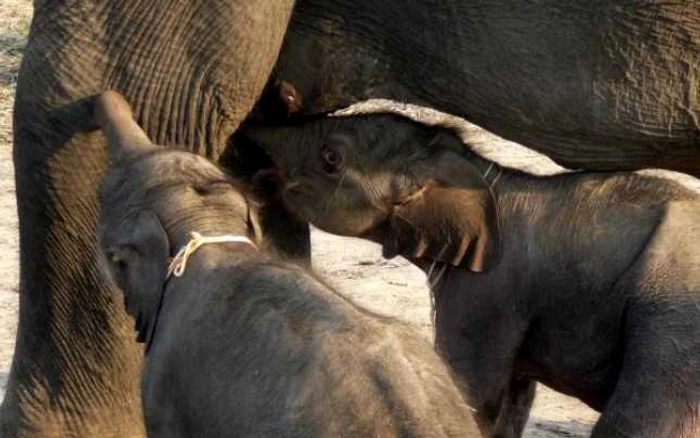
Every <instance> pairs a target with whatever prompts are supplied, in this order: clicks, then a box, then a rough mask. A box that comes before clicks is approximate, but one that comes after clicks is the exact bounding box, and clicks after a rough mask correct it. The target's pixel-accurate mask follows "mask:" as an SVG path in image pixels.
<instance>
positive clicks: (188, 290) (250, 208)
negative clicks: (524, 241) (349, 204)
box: [96, 92, 481, 438]
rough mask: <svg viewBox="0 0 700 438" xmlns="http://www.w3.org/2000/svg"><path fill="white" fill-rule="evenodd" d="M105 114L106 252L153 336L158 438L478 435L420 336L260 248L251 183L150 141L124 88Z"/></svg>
mask: <svg viewBox="0 0 700 438" xmlns="http://www.w3.org/2000/svg"><path fill="white" fill-rule="evenodd" d="M96 113H97V120H98V123H99V125H100V126H101V127H102V129H103V130H104V132H105V134H106V136H107V138H108V141H109V150H110V154H111V155H112V156H113V158H114V160H115V161H116V163H115V165H114V167H113V169H112V170H111V171H110V172H109V173H108V175H107V176H106V179H105V182H104V184H103V187H102V189H101V194H100V203H101V213H100V223H99V244H100V248H101V251H102V254H103V257H104V262H105V263H106V265H107V270H108V271H109V273H110V275H111V277H112V278H113V280H114V281H115V283H116V284H117V285H118V286H119V287H120V288H121V289H122V291H123V292H124V296H125V302H126V308H127V310H128V312H129V313H130V314H131V315H132V316H134V318H135V319H136V328H137V330H138V340H140V341H141V342H145V343H146V352H147V354H146V362H145V369H144V376H143V381H142V400H143V406H144V409H145V417H146V425H147V431H148V436H149V437H168V438H172V437H186V436H188V437H229V436H238V437H316V436H318V437H341V436H347V437H398V436H405V437H409V436H410V437H414V436H420V437H441V436H460V437H464V436H466V437H478V436H481V435H480V434H479V432H478V428H477V427H476V424H475V423H474V421H473V418H472V411H471V409H470V408H469V407H468V405H467V404H466V402H465V401H464V399H463V396H462V393H461V391H460V390H459V389H458V388H457V386H456V385H455V383H454V381H453V380H452V378H451V376H450V373H449V370H448V368H447V366H446V365H445V364H444V363H443V362H442V361H441V359H440V358H439V357H438V355H437V354H436V353H435V352H434V350H433V349H432V347H431V346H430V345H429V344H428V343H427V342H425V341H424V340H422V339H421V338H420V336H419V335H418V334H417V333H416V332H415V331H414V330H413V329H412V328H411V327H409V326H407V325H405V324H403V323H400V322H398V321H394V320H391V319H388V318H384V317H380V316H377V315H373V314H371V313H369V312H367V311H365V310H363V309H360V308H358V307H356V306H355V305H353V304H352V303H350V302H348V301H347V300H346V299H344V298H343V297H342V296H341V295H339V294H338V293H337V292H335V291H334V290H333V289H331V288H330V287H328V286H327V285H325V284H323V283H322V282H321V281H319V280H318V279H316V278H315V277H314V276H312V275H310V274H309V273H307V272H306V271H305V270H303V269H302V268H300V267H298V266H296V265H292V264H287V263H283V262H280V261H276V260H273V259H272V258H271V257H269V256H266V255H265V254H263V253H261V252H260V251H259V250H258V249H257V248H256V246H255V244H254V243H252V242H251V240H249V239H252V238H253V237H252V236H253V235H254V232H253V230H254V228H255V223H254V222H255V217H256V215H255V209H256V208H257V207H256V205H255V204H254V203H252V202H249V201H248V200H247V199H246V197H245V196H244V194H243V193H244V191H243V190H242V188H241V187H239V186H237V185H236V183H235V182H234V181H232V180H231V179H230V178H229V177H227V176H226V175H225V174H224V173H223V172H222V171H221V170H219V169H218V168H217V167H215V166H214V165H213V164H211V163H210V162H208V161H207V160H205V159H204V158H202V157H199V156H196V155H194V154H190V153H185V152H178V151H173V150H168V149H165V148H161V147H158V146H155V145H152V144H151V143H150V141H149V139H148V138H147V137H146V135H145V133H144V132H143V131H142V130H141V129H140V127H139V126H137V125H136V123H135V122H134V120H133V119H132V118H131V113H130V109H129V106H128V104H127V103H126V102H125V101H124V100H123V98H121V96H120V95H118V94H117V93H115V92H107V93H105V94H103V95H101V96H99V97H98V98H97V100H96ZM193 231H196V232H198V233H200V234H201V235H202V236H203V237H198V236H195V238H193V237H192V234H191V232H193ZM200 244H201V246H199V247H198V245H200ZM181 249H182V250H181ZM171 257H173V258H174V259H173V260H172V261H170V262H169V260H170V259H171ZM169 266H170V268H171V269H169Z"/></svg>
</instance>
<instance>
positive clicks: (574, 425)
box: [523, 417, 593, 438]
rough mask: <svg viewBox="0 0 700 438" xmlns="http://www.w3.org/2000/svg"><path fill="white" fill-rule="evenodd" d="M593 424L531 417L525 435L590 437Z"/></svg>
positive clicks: (537, 436) (529, 437)
mask: <svg viewBox="0 0 700 438" xmlns="http://www.w3.org/2000/svg"><path fill="white" fill-rule="evenodd" d="M592 429H593V425H592V424H590V423H582V422H580V421H576V420H572V421H551V420H545V419H543V418H539V417H531V418H530V421H529V422H528V425H527V427H526V428H525V433H524V434H523V436H527V437H528V438H559V437H566V438H588V437H590V436H591V430H592Z"/></svg>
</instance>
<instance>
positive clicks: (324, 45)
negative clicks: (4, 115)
mask: <svg viewBox="0 0 700 438" xmlns="http://www.w3.org/2000/svg"><path fill="white" fill-rule="evenodd" d="M696 3H697V1H695V0H686V1H682V2H658V1H656V0H640V1H638V2H627V3H625V4H620V3H619V2H610V1H607V0H606V1H603V0H593V1H587V2H585V6H583V5H582V3H581V2H580V1H579V0H557V1H547V2H538V4H537V7H533V6H532V4H530V2H523V1H520V0H480V1H478V2H476V1H439V2H438V1H426V0H407V1H405V0H402V1H385V2H377V1H375V0H371V1H370V0H356V1H352V2H348V1H346V0H298V1H296V2H293V1H292V0H255V1H253V0H213V1H201V0H189V1H180V2H174V1H172V0H149V1H144V0H122V1H118V2H115V1H110V2H108V1H104V0H103V1H90V2H82V1H65V0H55V1H41V0H35V2H34V6H35V11H34V18H33V22H32V26H31V30H30V33H29V40H28V44H27V46H26V49H25V52H24V55H23V59H22V67H21V70H20V74H19V80H18V84H17V94H16V99H15V108H14V120H13V127H14V135H13V139H14V149H13V154H14V162H15V175H16V187H17V200H18V214H19V222H20V269H21V273H20V276H21V281H20V310H19V313H20V317H19V326H18V336H17V342H16V346H15V352H14V359H13V365H12V370H11V373H10V376H9V382H8V386H7V391H6V396H5V400H4V402H3V406H2V412H1V415H0V435H2V436H5V437H14V436H61V437H74V436H77V437H81V438H82V437H89V436H94V437H100V438H104V437H112V436H116V437H121V436H136V437H137V436H140V435H142V434H143V427H142V424H141V417H140V412H141V409H140V406H139V401H138V400H139V399H138V396H137V390H138V376H139V373H140V367H141V351H140V349H139V347H138V346H137V345H136V344H135V343H134V342H133V340H132V339H131V337H130V336H128V335H127V333H128V329H127V321H128V319H127V317H126V315H125V313H124V311H123V306H121V303H120V300H119V299H118V294H117V293H116V292H115V291H114V290H113V288H110V287H109V286H108V285H107V284H106V283H105V282H104V280H103V277H102V276H101V275H100V273H99V271H98V270H97V267H96V263H95V259H96V256H97V253H96V248H95V246H94V239H92V236H93V234H94V230H95V223H96V218H97V185H98V184H99V181H101V180H102V177H103V174H104V169H105V167H106V157H105V154H104V151H103V149H102V148H100V147H99V146H100V145H103V144H104V139H103V138H102V136H101V135H100V134H99V133H85V132H83V127H82V125H83V124H84V123H85V121H87V120H89V119H90V115H89V114H90V112H89V108H87V109H85V108H83V106H82V105H81V104H80V101H81V99H84V98H86V97H88V96H92V95H94V94H96V93H99V92H102V91H103V90H106V89H110V88H114V89H118V90H120V91H121V92H122V93H123V94H124V95H126V96H127V98H128V100H129V102H131V104H132V105H133V106H134V112H135V115H136V118H137V120H138V121H139V123H141V125H142V126H143V127H144V129H145V130H146V132H147V133H148V134H149V136H150V137H151V138H152V139H154V140H155V141H156V142H157V143H158V144H163V145H166V146H170V145H179V146H180V147H181V148H184V149H186V150H188V151H193V152H196V153H199V154H200V155H203V156H206V157H207V158H209V159H212V160H215V161H219V162H220V163H221V164H225V165H226V166H227V167H229V168H231V169H233V170H234V173H236V174H237V175H242V176H245V175H249V173H250V172H252V171H254V170H255V169H257V168H260V167H263V166H264V165H265V164H266V163H265V161H264V160H262V161H261V160H260V156H259V155H257V154H256V153H254V152H253V151H250V150H239V149H238V148H233V147H230V146H231V142H230V140H231V134H232V133H233V132H234V131H235V130H236V129H237V127H238V126H239V124H240V123H241V121H243V120H244V119H246V117H248V116H249V115H250V113H251V111H252V109H253V107H254V106H255V105H256V102H257V101H258V97H259V96H260V95H261V92H262V90H263V88H264V87H265V84H266V82H268V79H270V80H269V84H270V86H269V87H267V90H268V92H267V93H265V96H266V98H265V99H263V101H262V102H258V106H257V111H256V116H257V117H256V118H257V120H266V119H267V120H269V119H270V117H272V118H280V117H286V116H288V115H290V114H292V115H299V114H315V113H319V112H324V111H328V110H333V109H336V108H338V107H340V106H343V105H346V104H349V103H352V102H355V101H357V100H362V99H365V98H370V97H386V98H393V99H396V100H400V101H407V102H412V103H419V104H427V105H428V106H432V107H435V108H439V109H442V110H445V111H447V112H451V113H454V114H458V115H462V116H465V117H467V118H469V119H470V120H471V121H474V122H476V123H479V124H481V125H482V126H484V127H487V128H489V129H491V130H492V131H494V132H496V133H498V134H501V135H503V136H505V137H507V138H511V139H514V140H517V141H520V142H522V143H525V144H527V145H529V146H531V147H533V148H535V149H537V150H540V151H542V152H545V153H547V154H549V155H550V156H552V157H553V158H555V159H556V160H557V161H559V162H560V163H564V164H565V165H568V166H570V167H572V168H578V167H583V168H588V169H621V168H638V167H642V166H652V165H653V166H656V167H668V168H672V169H678V170H683V171H686V172H689V173H694V174H696V175H697V174H698V168H699V167H698V163H699V162H700V160H699V158H698V157H699V154H698V122H697V118H698V117H697V114H698V113H697V111H698V93H697V83H698V81H697V78H698V77H700V72H699V61H698V59H699V56H700V55H699V54H700V51H699V50H698V29H699V28H700V26H698V22H699V21H700V8H698V7H697V4H696ZM293 7H294V11H293V16H292V18H291V20H290V14H292V8H293ZM287 29H289V32H286V31H287ZM285 32H286V37H285ZM283 37H284V38H285V41H284V47H283V48H282V50H281V52H280V48H281V47H282V45H283V41H282V40H283ZM278 55H279V57H278ZM276 60H277V61H276ZM275 62H277V64H276V66H275ZM273 68H274V70H275V72H276V73H275V74H274V75H273V76H272V77H271V76H270V73H271V71H273ZM285 84H286V85H285ZM290 86H291V89H290ZM290 90H295V91H293V92H290ZM270 96H272V97H271V99H272V105H268V101H269V100H270ZM280 96H281V97H283V98H288V97H294V100H293V101H292V102H291V104H288V105H282V106H280V105H278V103H277V99H278V98H279V97H280ZM261 103H262V104H261ZM266 205H270V204H266ZM265 216H266V218H267V219H265V220H262V221H261V223H262V224H263V225H264V227H263V228H266V229H267V230H266V234H267V236H268V237H269V240H271V241H273V242H274V244H275V246H278V247H279V249H280V252H282V253H286V254H288V255H291V256H294V257H304V256H306V257H308V249H309V245H308V228H307V227H306V226H305V225H302V224H298V223H294V222H293V221H292V220H291V218H289V216H287V215H286V214H285V212H284V211H281V210H278V209H275V208H272V209H271V210H270V211H268V212H267V214H265Z"/></svg>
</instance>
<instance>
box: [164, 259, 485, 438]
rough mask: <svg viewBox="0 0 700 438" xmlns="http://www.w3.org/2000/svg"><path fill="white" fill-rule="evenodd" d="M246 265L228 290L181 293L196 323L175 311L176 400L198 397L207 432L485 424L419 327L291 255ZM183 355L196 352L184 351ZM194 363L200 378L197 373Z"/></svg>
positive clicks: (442, 428)
mask: <svg viewBox="0 0 700 438" xmlns="http://www.w3.org/2000/svg"><path fill="white" fill-rule="evenodd" d="M242 271H245V272H241V271H238V272H237V273H236V274H235V275H232V276H231V278H228V279H226V281H223V282H222V283H221V284H223V285H224V287H223V288H221V290H217V291H207V292H206V293H204V294H201V293H198V294H197V295H196V301H192V302H187V303H183V314H186V315H187V318H193V319H196V320H197V323H196V324H183V323H182V319H181V318H177V319H176V320H174V321H173V324H172V326H171V327H172V330H175V331H178V330H179V331H181V334H179V335H177V336H174V337H173V339H177V343H176V346H175V347H174V348H173V349H169V350H170V351H171V353H173V354H172V355H171V356H172V357H173V359H174V360H175V362H176V363H177V367H173V366H168V367H167V368H168V369H170V370H174V371H173V372H175V373H181V374H182V376H181V377H182V380H181V381H182V383H183V388H182V389H183V393H184V394H188V396H187V399H188V401H187V402H184V401H181V403H188V402H189V401H192V402H193V403H192V404H191V406H189V407H188V408H186V409H183V411H184V412H183V413H184V416H188V415H190V414H192V418H191V421H192V423H191V426H192V427H191V429H192V430H206V431H207V432H208V433H207V434H206V436H219V435H217V432H225V433H228V432H229V431H231V430H235V431H236V433H235V435H236V436H256V437H257V436H276V437H328V438H331V437H333V438H335V437H404V436H405V437H408V436H410V437H431V438H435V437H457V436H458V437H480V436H481V435H480V434H479V433H478V431H477V427H476V425H475V423H474V421H473V419H472V411H471V409H470V408H469V407H468V406H467V404H466V403H465V401H464V400H463V399H462V396H461V394H460V392H459V389H458V388H457V385H456V384H455V382H454V381H453V380H452V377H451V375H450V373H449V372H448V369H447V367H446V366H445V364H444V363H443V362H442V360H441V359H440V358H439V356H438V355H437V354H436V353H435V351H434V349H433V347H432V346H431V345H430V344H429V343H428V342H427V341H426V340H424V339H423V338H421V337H420V336H419V335H418V333H417V332H416V331H415V330H414V329H413V328H412V327H409V326H407V325H405V324H402V323H398V322H395V321H393V320H390V319H387V318H383V317H380V316H377V315H373V314H371V313H369V312H367V311H364V310H362V309H360V308H358V307H356V306H354V305H353V304H352V303H350V302H349V301H347V300H346V299H344V298H343V297H341V296H340V295H339V294H337V293H336V292H335V291H333V290H332V289H331V288H330V287H328V286H326V285H324V284H322V283H321V282H320V281H319V280H317V279H316V278H315V277H313V276H312V275H310V274H308V273H307V272H305V271H304V270H302V269H299V268H297V267H294V266H289V265H286V264H281V263H276V262H272V263H270V264H266V263H259V262H255V263H251V266H248V267H246V268H245V269H242ZM193 281H196V280H195V279H193ZM206 281H207V280H204V279H203V280H201V281H200V283H201V282H206ZM208 281H209V283H210V284H211V278H210V279H209V280H208ZM200 292H201V291H200ZM204 297H209V298H204ZM208 299H211V302H210V303H209V304H207V303H206V302H204V301H206V300H208ZM212 307H215V309H212ZM200 308H201V309H202V310H201V312H200V311H198V310H197V309H200ZM200 313H201V314H200ZM198 314H199V315H198ZM185 326H186V327H189V329H185V328H184V327H185ZM192 327H196V331H197V332H198V333H199V335H196V336H194V333H193V331H192ZM188 338H195V339H192V340H191V342H189V341H187V339H188ZM203 339H206V343H202V340H203ZM157 348H158V347H157V346H154V351H153V353H157V351H156V349H157ZM183 350H184V351H183ZM183 353H184V354H183ZM169 355H170V354H169ZM187 358H193V361H192V362H191V363H184V362H186V361H187ZM192 369H197V370H198V375H199V379H198V380H197V385H198V386H197V387H193V386H191V385H190V382H191V379H190V373H191V370H192ZM176 380H179V379H176ZM161 383H162V382H161ZM158 386H160V387H161V389H162V388H163V385H158ZM172 386H173V385H170V386H169V387H168V388H166V389H167V390H168V391H172V389H173V388H172ZM193 394H199V395H200V397H197V398H198V399H199V402H194V400H193V399H194V398H195V397H193ZM212 401H216V402H215V403H214V404H212V405H211V406H208V407H205V406H204V405H207V404H209V403H211V402H212ZM161 408H162V406H161ZM178 418H179V421H183V422H188V421H189V420H185V419H184V417H183V416H182V415H181V416H179V417H178ZM225 433H224V435H222V436H227V435H226V434H225ZM201 436H205V435H201Z"/></svg>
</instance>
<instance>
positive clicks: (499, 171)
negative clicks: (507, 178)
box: [483, 161, 503, 190]
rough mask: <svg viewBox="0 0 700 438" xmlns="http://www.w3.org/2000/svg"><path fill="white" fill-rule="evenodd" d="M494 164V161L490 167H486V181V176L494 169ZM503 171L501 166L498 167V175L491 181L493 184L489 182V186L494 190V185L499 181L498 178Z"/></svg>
mask: <svg viewBox="0 0 700 438" xmlns="http://www.w3.org/2000/svg"><path fill="white" fill-rule="evenodd" d="M494 164H495V163H494V162H493V161H492V162H491V164H490V165H489V167H488V169H486V172H484V176H483V178H484V181H486V177H487V176H488V175H489V173H491V169H493V166H494ZM502 173H503V168H501V167H500V166H499V167H498V175H496V177H495V178H494V179H493V181H491V184H489V188H490V189H491V190H493V186H495V185H496V183H497V182H498V179H499V178H500V177H501V174H502Z"/></svg>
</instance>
